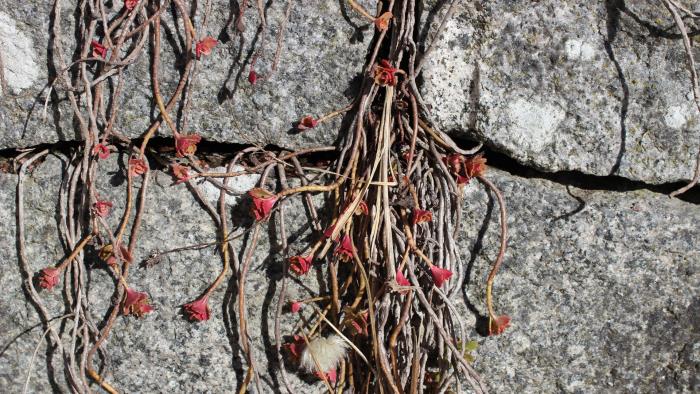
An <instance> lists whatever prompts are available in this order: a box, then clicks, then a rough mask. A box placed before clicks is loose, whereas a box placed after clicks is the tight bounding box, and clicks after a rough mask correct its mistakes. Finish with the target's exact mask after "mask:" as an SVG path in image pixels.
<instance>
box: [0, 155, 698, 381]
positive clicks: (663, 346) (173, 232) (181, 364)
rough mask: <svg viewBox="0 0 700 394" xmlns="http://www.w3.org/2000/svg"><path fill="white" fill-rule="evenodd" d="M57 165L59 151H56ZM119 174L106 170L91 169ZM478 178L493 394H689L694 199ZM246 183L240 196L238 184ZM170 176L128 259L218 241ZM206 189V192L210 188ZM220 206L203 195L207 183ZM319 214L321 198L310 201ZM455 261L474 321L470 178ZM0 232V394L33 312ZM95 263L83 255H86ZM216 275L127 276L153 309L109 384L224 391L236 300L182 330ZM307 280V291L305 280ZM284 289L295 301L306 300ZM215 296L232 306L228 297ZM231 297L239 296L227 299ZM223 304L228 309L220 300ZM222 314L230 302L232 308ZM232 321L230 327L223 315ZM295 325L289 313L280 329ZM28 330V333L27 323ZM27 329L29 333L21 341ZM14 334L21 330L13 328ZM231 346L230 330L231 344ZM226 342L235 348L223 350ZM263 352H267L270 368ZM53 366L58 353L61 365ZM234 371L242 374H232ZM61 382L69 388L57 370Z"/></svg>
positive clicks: (201, 265)
mask: <svg viewBox="0 0 700 394" xmlns="http://www.w3.org/2000/svg"><path fill="white" fill-rule="evenodd" d="M59 157H60V156H59ZM59 157H50V158H49V159H48V160H47V161H46V162H45V163H44V164H42V165H41V166H40V167H39V168H38V169H36V170H35V171H34V173H33V174H32V175H31V177H30V178H29V179H28V182H27V189H26V190H27V199H26V202H25V207H26V209H27V215H28V216H27V218H28V219H27V248H28V260H29V262H30V265H31V268H32V269H33V270H38V269H40V268H42V267H44V266H46V265H47V264H49V263H52V262H53V261H51V259H54V260H55V259H59V258H60V256H61V255H62V252H61V251H60V250H58V249H57V245H59V241H58V238H57V230H56V229H57V222H56V212H55V207H56V200H55V197H53V196H55V195H56V191H57V188H58V180H57V176H58V175H59V173H60V169H61V163H62V160H63V159H60V158H59ZM101 165H104V166H105V167H104V168H103V170H105V173H114V172H115V170H116V169H117V163H116V162H115V161H111V162H109V163H107V164H104V163H103V164H101ZM489 176H490V177H491V178H492V179H493V180H494V182H495V183H496V184H498V185H499V186H500V187H501V188H502V189H503V190H504V193H505V195H506V199H507V200H506V201H507V204H508V207H509V226H510V240H509V246H510V248H509V250H508V252H507V255H506V260H505V265H504V267H503V270H502V272H501V274H500V276H499V278H498V280H497V283H496V286H495V296H496V308H497V310H498V311H500V312H502V313H508V314H510V315H511V317H512V318H513V325H512V329H510V330H509V331H508V332H507V333H506V334H505V335H502V336H499V337H496V338H482V337H479V336H478V335H477V334H476V332H474V333H473V337H474V338H475V339H476V340H477V341H478V342H479V343H480V347H479V349H478V350H477V351H476V352H475V357H476V361H475V367H476V368H477V370H478V371H480V372H481V373H482V374H483V376H484V378H485V379H486V380H487V381H488V384H489V386H490V387H491V388H492V392H502V393H522V392H528V393H529V392H532V393H553V392H625V393H637V392H693V391H697V390H698V389H700V383H699V382H698V379H697V376H698V372H700V371H699V366H700V348H698V339H699V333H698V325H699V324H698V323H699V322H698V316H700V314H699V313H700V301H699V298H698V291H699V288H700V251H699V250H698V247H697V246H698V245H699V244H700V231H699V230H698V223H699V222H700V210H699V209H698V208H697V206H696V205H692V204H689V203H685V202H681V201H678V200H671V199H669V198H668V197H666V196H663V195H659V194H655V193H651V192H648V191H644V190H640V191H636V192H625V193H619V192H611V191H594V190H582V189H577V188H573V187H568V190H567V187H566V186H564V185H561V184H557V183H553V182H550V181H547V180H541V179H527V178H521V177H517V176H513V175H510V174H508V173H505V172H502V171H498V170H492V171H490V174H489ZM118 180H119V179H118V177H116V176H115V177H113V178H111V179H110V177H105V178H103V179H101V180H100V181H99V185H98V189H99V190H100V192H101V193H103V195H104V196H108V197H109V198H110V199H111V200H112V201H114V202H115V203H116V204H115V209H116V210H117V212H118V211H119V210H120V209H121V208H122V207H121V206H122V204H123V196H121V195H120V194H119V193H121V192H117V191H118V190H121V189H122V188H121V187H119V188H115V187H114V186H111V184H110V182H118ZM250 181H254V180H253V179H248V180H243V181H241V183H240V184H237V185H236V187H240V188H241V189H245V188H246V187H248V186H247V184H246V182H250ZM15 183H16V176H14V175H0V186H1V187H0V202H1V203H2V204H0V218H1V220H2V221H3V222H4V223H8V224H10V223H14V214H15V208H14V199H15V189H14V186H15ZM171 183H172V179H171V177H170V176H169V175H167V174H163V173H160V172H157V171H155V172H154V177H153V183H152V187H151V189H150V192H149V204H148V209H147V210H146V215H145V217H144V222H143V231H142V242H141V243H140V245H139V248H137V252H136V259H137V260H141V259H143V258H145V257H147V256H148V255H149V254H150V253H152V252H153V251H155V250H164V249H168V248H173V247H178V246H183V245H186V244H192V243H197V242H206V241H209V240H212V239H213V237H214V232H215V228H214V225H213V222H212V220H211V219H210V218H209V217H208V216H207V215H206V214H205V213H204V211H203V210H201V209H200V208H199V207H198V206H197V202H196V201H195V200H194V199H193V197H192V195H191V194H190V193H189V192H188V191H187V190H185V186H184V185H178V186H171ZM207 190H209V191H208V192H207ZM203 191H204V194H205V195H209V196H210V198H212V201H213V199H214V198H215V195H216V193H212V192H213V189H207V188H206V187H204V186H203ZM229 203H230V208H231V211H230V212H231V213H232V216H233V218H234V222H235V223H236V225H237V226H246V225H249V224H250V222H249V219H248V215H247V211H246V210H247V205H246V204H247V203H246V202H245V200H239V199H238V198H235V197H233V198H231V200H230V201H229ZM318 203H319V206H320V205H322V204H321V203H322V202H321V201H320V200H319V201H318ZM288 208H289V209H287V216H288V220H289V232H290V234H292V239H291V241H290V244H291V245H292V247H294V245H295V244H296V243H298V242H300V240H301V239H303V238H304V237H306V236H307V235H308V231H309V230H308V219H307V218H306V214H305V212H304V210H303V209H302V208H301V206H297V205H296V204H294V205H293V206H289V207H288ZM465 208H466V212H467V214H466V219H465V221H464V223H463V225H464V228H465V233H464V234H465V235H464V238H463V240H462V242H464V245H465V249H464V254H465V255H464V258H465V261H469V262H470V264H472V271H471V276H470V280H469V283H465V285H464V288H465V293H464V296H465V298H464V300H461V301H458V302H457V304H458V305H461V306H462V308H464V310H465V315H466V316H468V319H469V320H471V321H472V322H473V321H475V319H476V317H475V314H474V312H473V311H471V310H470V309H469V308H467V307H466V305H475V306H476V313H482V312H483V310H482V309H483V308H482V305H483V293H482V291H483V284H484V280H485V277H486V272H487V269H488V265H489V263H490V261H491V260H490V259H492V258H493V257H494V256H495V254H496V250H497V240H498V238H497V236H498V233H497V232H498V218H497V212H498V210H497V207H496V206H495V205H494V201H493V200H492V199H490V198H489V196H488V195H487V194H486V193H485V192H484V189H483V188H482V187H481V186H480V185H479V184H476V183H475V184H471V185H469V186H468V187H467V189H466V190H465ZM4 228H7V231H3V232H2V233H1V235H0V237H2V238H0V239H1V240H2V241H1V242H2V244H3V245H7V247H5V248H2V249H0V258H1V259H2V261H5V262H6V264H5V266H4V268H3V269H2V270H0V286H1V287H2V289H3V292H2V293H0V346H2V349H3V350H2V354H1V355H0V359H1V360H2V361H1V362H0V386H1V387H5V388H8V389H9V392H19V391H21V387H22V384H23V382H24V379H25V376H26V371H27V368H28V367H29V365H30V361H29V360H30V357H31V353H32V352H33V351H34V347H35V346H36V344H37V343H39V338H40V336H41V332H40V329H39V328H37V327H35V326H34V325H35V324H36V323H37V317H36V314H35V312H34V309H33V307H32V306H31V305H30V304H28V303H27V302H26V301H25V298H24V295H23V294H22V291H21V287H20V286H21V279H20V275H19V269H18V267H17V263H16V257H15V254H16V252H15V249H14V247H13V246H14V242H15V231H14V227H13V226H11V225H8V226H6V227H4ZM275 231H277V228H276V226H275V225H274V224H273V225H271V226H270V230H269V232H267V231H266V232H263V234H266V236H264V237H263V239H262V242H261V244H260V245H259V246H258V248H257V251H256V254H255V257H254V264H253V265H254V269H253V270H252V271H251V273H250V279H249V282H248V287H247V289H246V290H247V294H248V297H249V305H250V308H249V320H250V324H251V329H250V331H251V336H252V340H253V343H254V344H255V349H256V354H257V357H258V362H259V363H260V364H261V366H260V367H261V370H262V371H266V372H265V374H264V385H265V390H266V391H267V392H274V391H275V387H277V386H276V385H277V384H279V380H276V379H277V378H275V376H277V375H278V371H277V370H276V369H275V368H276V367H275V366H274V365H275V364H274V362H272V363H271V362H270V360H272V359H274V356H273V355H271V354H269V353H266V352H265V350H264V349H265V348H268V347H269V346H271V343H273V341H274V331H273V316H274V308H275V305H276V300H277V295H278V294H279V282H277V280H278V279H279V267H280V266H279V262H280V254H279V245H277V242H276V241H272V242H270V238H269V235H271V234H275ZM88 260H89V261H94V256H93V257H92V260H90V259H88ZM90 267H91V268H90V270H89V274H88V278H89V281H90V293H89V297H90V301H91V303H93V306H92V313H94V316H95V318H99V317H100V316H103V314H104V311H105V308H106V306H107V302H109V297H110V295H111V292H112V290H111V289H112V286H113V284H112V279H111V278H109V277H108V276H107V275H106V271H105V269H104V267H102V266H100V265H99V264H96V265H92V264H91V265H90ZM220 267H221V260H220V257H219V256H218V255H216V254H215V253H214V251H213V250H212V249H205V250H203V251H199V252H186V253H181V254H174V255H170V256H169V257H166V258H164V259H163V261H161V262H160V263H159V264H157V265H156V266H154V267H152V268H150V269H143V268H134V269H133V270H132V273H131V283H132V284H133V286H134V287H135V288H138V289H139V290H143V291H147V292H148V293H149V294H150V295H151V297H152V298H153V302H154V306H155V308H156V312H155V313H152V314H150V315H148V316H147V317H145V318H143V319H140V320H137V319H133V318H120V319H118V323H117V325H116V327H115V330H114V332H113V334H112V336H111V338H110V340H109V342H108V345H107V348H108V349H109V353H110V361H111V363H110V367H109V369H108V373H107V376H108V377H109V379H110V380H111V381H112V382H114V384H115V385H117V387H119V388H120V389H121V390H123V391H124V392H230V391H231V390H232V388H233V387H236V383H237V382H239V381H240V379H241V378H242V377H241V375H240V373H241V371H240V368H239V367H240V361H241V356H240V354H239V353H238V352H237V351H236V350H235V349H236V347H235V345H234V348H233V349H234V350H233V351H232V345H231V343H232V342H231V338H232V336H231V335H230V334H231V331H230V330H231V329H233V332H234V333H235V331H236V330H237V327H236V326H235V325H234V326H227V323H226V322H227V317H226V316H229V317H231V318H233V319H234V321H235V316H236V313H235V300H233V301H232V300H231V299H230V298H226V295H225V293H226V289H228V290H231V289H232V286H233V284H231V285H230V286H224V288H222V289H221V290H219V291H217V292H216V293H215V294H214V296H213V298H212V319H211V320H210V321H208V322H206V323H203V324H202V323H200V324H192V323H189V322H187V321H185V320H184V319H183V318H182V316H181V315H180V308H179V307H180V306H181V305H182V304H184V303H185V302H188V301H190V300H191V299H193V298H194V297H196V296H197V295H198V293H199V292H200V291H201V290H202V289H203V288H204V287H205V286H206V284H207V283H208V281H210V280H211V279H212V278H213V277H214V276H215V275H216V274H217V272H218V270H219V269H220ZM304 284H306V285H310V286H312V287H313V286H316V285H317V284H316V279H315V277H314V276H313V275H312V276H308V277H306V278H305V280H304ZM304 294H305V293H304V292H303V291H301V290H300V287H298V286H296V285H295V286H293V289H292V293H291V297H292V298H298V297H303V296H304ZM42 297H43V299H44V301H45V302H46V303H47V305H49V306H50V307H51V310H52V313H53V314H54V315H55V316H61V315H62V313H63V312H62V307H61V305H62V296H61V294H60V293H59V292H58V291H53V292H42ZM224 300H227V301H226V302H224ZM231 302H234V304H233V306H231V304H230V303H231ZM224 305H228V306H224ZM230 308H233V309H230ZM228 321H230V320H228ZM293 322H294V319H293V318H292V317H290V316H289V315H285V318H284V325H283V327H284V328H283V331H284V329H285V328H288V327H290V324H292V323H293ZM32 327H33V328H32ZM25 330H28V331H27V332H25ZM23 332H24V334H22V335H21V336H19V337H17V336H18V335H20V334H21V333H23ZM233 337H235V334H234V336H233ZM235 343H236V342H235V341H234V344H235ZM45 356H46V353H45V349H44V347H43V346H42V347H40V351H39V352H38V357H37V360H36V363H35V364H34V367H33V370H32V373H31V377H32V380H31V382H30V392H46V391H49V390H50V389H49V387H50V386H49V382H48V380H47V369H46V368H47V367H46V365H47V364H46V360H45ZM268 357H270V358H269V359H268ZM59 363H60V361H59V360H54V364H55V365H56V366H58V365H59ZM237 371H238V372H237ZM289 376H290V380H291V381H292V384H293V385H294V387H296V388H298V389H299V390H300V392H322V391H323V389H322V386H320V384H319V383H318V382H314V381H313V380H311V381H308V382H303V381H302V380H299V379H298V378H297V377H296V375H294V374H293V373H290V374H289ZM56 381H57V382H58V384H59V385H62V384H64V383H63V378H62V376H60V375H59V376H57V377H56Z"/></svg>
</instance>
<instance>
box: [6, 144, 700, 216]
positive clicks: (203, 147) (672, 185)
mask: <svg viewBox="0 0 700 394" xmlns="http://www.w3.org/2000/svg"><path fill="white" fill-rule="evenodd" d="M132 141H133V142H134V144H136V145H138V144H139V143H140V141H141V140H140V139H134V140H132ZM455 143H457V145H458V146H460V147H462V148H465V149H467V148H471V147H473V146H474V145H475V142H474V141H469V140H467V139H455ZM82 145H83V142H82V141H62V142H58V143H54V144H39V145H33V146H28V147H23V148H12V149H3V150H0V168H5V169H6V170H5V171H6V172H9V171H7V169H8V168H10V167H9V166H2V165H1V164H2V163H7V162H9V161H11V160H12V159H14V158H15V157H16V156H17V154H18V153H20V152H21V151H25V150H28V149H34V150H39V149H46V148H48V149H50V150H51V151H52V152H58V153H64V154H67V153H71V152H74V151H75V150H76V149H80V147H82ZM113 145H115V146H117V148H118V150H119V151H120V152H125V151H126V145H125V144H121V143H115V144H113ZM174 146H175V143H174V141H173V139H172V138H169V137H155V138H153V139H151V140H150V142H149V147H151V148H153V149H154V150H156V151H159V152H163V153H164V154H167V153H168V151H170V150H173V151H174V148H173V147H174ZM251 146H252V145H247V144H237V143H230V142H218V141H206V140H202V142H201V143H200V144H199V146H198V149H197V157H198V158H200V159H203V160H204V161H205V162H207V163H208V164H210V165H211V166H219V165H221V163H223V161H224V159H225V158H227V157H233V155H235V154H236V153H238V152H240V151H242V150H243V149H246V148H248V147H251ZM264 148H265V150H268V151H290V152H291V150H290V149H288V148H285V147H283V146H278V145H267V146H265V147H264ZM483 152H484V156H485V157H486V159H487V163H488V165H489V166H490V167H493V168H495V169H499V170H502V171H505V172H508V173H510V174H511V175H514V176H517V177H520V178H525V179H532V178H535V179H544V180H548V181H550V182H554V183H557V184H560V185H562V186H573V187H576V188H579V189H583V190H590V191H612V192H630V191H637V190H647V191H650V192H652V193H659V194H665V195H668V194H669V193H671V192H672V191H674V190H677V189H678V188H679V187H681V186H683V185H685V182H668V183H661V184H651V183H647V182H643V181H636V180H631V179H628V178H625V177H622V176H619V175H592V174H586V173H583V172H581V171H575V170H566V171H555V172H547V171H543V170H541V169H537V168H534V167H531V166H528V165H525V164H522V163H520V162H518V161H517V160H516V159H514V158H512V157H510V156H509V155H507V154H506V153H503V152H501V151H498V150H495V149H493V148H491V147H487V146H484V148H483ZM303 157H304V159H305V160H306V161H307V162H309V163H312V165H313V163H320V162H322V161H326V162H327V161H329V160H333V159H335V158H336V157H337V155H336V154H335V153H334V152H317V153H309V154H306V155H304V156H303ZM153 164H155V163H153ZM158 167H159V166H158V165H155V166H154V168H158ZM676 198H678V199H679V200H681V201H684V202H687V203H691V204H696V205H700V188H698V187H695V188H693V189H691V190H689V191H688V192H686V193H685V194H682V195H680V196H678V197H676Z"/></svg>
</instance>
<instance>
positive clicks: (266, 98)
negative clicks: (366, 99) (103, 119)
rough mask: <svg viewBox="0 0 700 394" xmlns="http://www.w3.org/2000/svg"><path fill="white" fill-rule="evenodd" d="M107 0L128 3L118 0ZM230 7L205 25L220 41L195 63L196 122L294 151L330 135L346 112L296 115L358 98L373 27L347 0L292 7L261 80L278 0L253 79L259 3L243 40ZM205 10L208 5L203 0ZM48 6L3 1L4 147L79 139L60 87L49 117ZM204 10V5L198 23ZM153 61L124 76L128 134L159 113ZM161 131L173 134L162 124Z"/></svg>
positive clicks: (176, 28) (67, 47)
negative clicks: (298, 127)
mask: <svg viewBox="0 0 700 394" xmlns="http://www.w3.org/2000/svg"><path fill="white" fill-rule="evenodd" d="M76 3H77V2H75V1H63V2H60V4H61V8H60V10H61V13H62V15H63V18H62V31H63V33H62V34H63V37H62V38H63V39H62V43H63V47H64V51H72V49H73V46H74V45H75V43H74V41H73V30H72V29H73V25H72V24H73V21H72V15H73V14H72V13H73V11H74V8H75V6H76ZM110 4H112V6H113V7H121V6H122V2H121V1H115V2H110ZM253 4H254V3H253ZM233 7H234V6H233V3H232V2H229V1H223V0H215V1H213V2H212V13H211V16H210V18H209V22H208V27H207V29H206V33H207V34H209V35H211V36H212V37H214V38H217V39H218V40H219V41H220V44H219V45H218V46H217V47H216V48H215V49H214V50H213V52H212V55H210V56H207V57H206V58H205V59H204V60H203V61H202V62H200V64H199V65H198V71H197V77H196V82H195V87H194V90H193V92H194V93H193V96H192V108H191V110H190V116H191V117H190V118H189V123H188V124H189V130H190V131H193V132H197V133H199V134H201V135H202V136H203V137H204V138H205V139H208V140H213V141H226V142H235V143H242V144H248V143H256V144H260V145H263V146H264V145H267V144H274V145H279V146H285V147H287V148H290V149H292V148H298V147H302V146H317V145H328V144H331V143H333V141H334V140H335V139H336V138H337V129H338V126H339V124H340V118H336V119H335V120H333V121H331V122H327V123H325V124H323V125H321V126H319V127H318V128H317V129H315V130H314V132H313V133H301V134H290V131H291V130H292V123H293V122H295V121H297V120H299V119H301V118H302V117H303V116H305V115H313V116H316V117H318V116H321V115H323V114H325V113H328V112H331V111H334V110H337V109H340V108H342V107H345V106H346V105H348V103H349V102H350V101H351V100H352V98H353V97H354V96H353V93H354V90H353V86H355V85H356V84H355V85H353V83H352V81H353V79H354V78H355V77H356V76H357V75H358V74H359V73H360V72H361V69H362V65H363V64H364V60H365V55H366V50H367V46H368V44H369V41H370V40H371V30H370V31H368V30H367V29H366V28H363V29H362V30H360V28H359V27H358V26H360V25H364V24H365V23H361V22H362V20H361V19H360V18H359V17H357V15H356V14H352V13H350V14H348V12H347V10H346V9H347V8H348V7H349V6H347V5H346V4H345V3H339V2H336V1H323V0H311V1H306V2H305V3H304V6H303V7H294V8H293V9H292V12H291V15H290V20H289V23H288V24H287V30H286V34H285V39H284V44H283V47H282V55H281V58H280V63H279V66H278V69H277V71H276V72H275V73H274V75H273V76H272V77H271V78H270V79H269V80H263V78H264V77H265V76H266V75H267V73H268V72H269V69H270V67H271V65H272V58H273V57H274V53H275V35H274V34H276V32H277V31H278V30H279V28H280V23H281V18H282V16H283V15H284V10H285V3H284V2H274V3H272V5H271V7H270V8H269V9H268V11H267V20H268V21H269V22H268V23H269V24H270V29H271V34H272V36H271V38H269V39H268V43H267V44H266V48H267V50H266V51H265V52H264V54H263V56H262V57H261V58H260V59H259V60H258V61H257V63H256V71H257V72H258V74H260V75H261V79H260V80H259V81H258V82H257V83H256V84H255V85H251V84H250V83H249V82H248V71H249V69H250V68H249V63H250V57H251V55H252V53H253V49H252V47H251V43H253V42H254V41H255V40H256V37H257V36H256V28H257V23H258V21H257V11H256V9H255V8H250V9H249V10H248V12H246V14H245V15H246V18H245V23H246V31H245V33H244V35H243V36H244V42H243V45H241V42H240V40H239V37H238V36H235V37H234V30H235V26H234V23H233V22H232V16H235V12H236V11H235V10H234V8H233ZM200 8H201V9H203V8H204V5H203V3H202V5H201V7H200ZM341 9H342V10H341ZM309 10H313V12H309ZM50 11H51V6H50V4H48V3H46V2H19V3H17V2H10V1H6V0H0V25H1V26H0V51H1V53H2V56H3V59H5V61H4V65H5V74H7V78H6V79H7V82H8V89H7V90H8V91H7V92H5V93H2V95H1V96H0V130H2V133H0V149H2V148H8V147H21V146H28V145H34V144H38V143H49V142H55V141H58V140H72V139H75V138H76V137H77V136H76V135H75V132H74V131H73V128H72V126H71V113H72V112H71V111H72V110H71V108H70V105H69V103H68V101H67V99H65V97H64V95H63V94H60V95H59V98H60V99H61V100H60V104H58V105H49V106H48V108H47V113H46V116H44V102H45V99H46V91H45V90H42V89H43V88H44V85H45V84H46V83H47V81H48V77H47V76H48V69H47V64H51V65H53V64H54V63H52V62H54V61H56V60H55V59H53V57H49V55H48V54H47V48H48V45H49V44H48V43H49V38H50V37H49V31H50V30H49V29H50V24H49V20H50V18H49V13H50ZM167 15H169V14H168V13H166V16H167ZM343 15H346V17H343ZM200 17H201V12H200V14H199V16H198V18H197V19H196V21H199V18H200ZM348 21H350V22H351V23H348ZM163 24H164V27H167V29H168V31H169V32H170V33H169V34H164V36H163V44H162V46H163V47H162V50H161V57H162V59H161V69H160V83H161V85H162V86H161V89H162V92H163V95H164V96H165V97H166V98H168V97H170V94H172V91H174V90H175V85H176V84H177V81H178V78H179V73H178V72H177V67H178V66H179V65H178V64H176V61H175V57H174V55H173V53H175V52H178V53H179V52H181V51H182V50H183V46H184V43H183V42H182V39H181V38H180V37H182V32H181V28H182V26H181V25H180V24H178V25H176V24H175V23H174V22H173V21H172V19H171V18H170V16H167V18H165V19H164V22H163ZM69 53H70V52H69ZM66 61H67V60H66ZM55 64H56V65H55V67H56V68H59V66H58V63H55ZM150 67H151V59H150V57H149V56H148V55H147V53H145V52H144V54H143V55H142V56H141V57H140V58H139V60H138V61H137V63H135V64H134V65H132V66H130V67H128V68H127V71H126V72H125V74H124V77H125V87H124V92H125V94H124V95H123V98H122V101H121V103H120V104H121V106H122V108H121V113H122V114H121V115H120V117H119V119H118V120H117V123H116V125H115V130H116V131H117V132H119V133H121V134H124V135H127V136H131V137H136V136H139V135H142V134H143V133H144V132H145V131H146V129H147V128H148V127H149V126H150V122H151V121H152V119H154V118H155V116H157V114H158V111H157V109H156V107H155V104H154V103H153V100H152V91H151V80H150V72H149V70H150ZM15 71H16V72H17V73H19V74H17V73H16V72H15ZM173 112H174V111H173ZM231 115H235V116H231ZM178 116H179V115H178ZM161 133H162V135H165V136H170V131H169V130H168V129H167V127H165V125H163V127H161Z"/></svg>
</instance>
